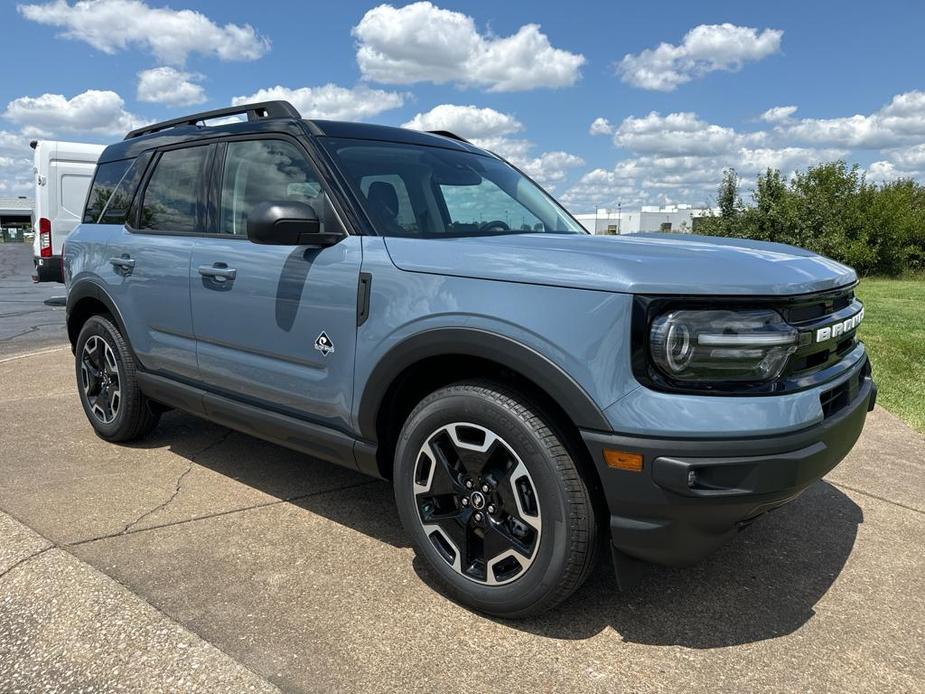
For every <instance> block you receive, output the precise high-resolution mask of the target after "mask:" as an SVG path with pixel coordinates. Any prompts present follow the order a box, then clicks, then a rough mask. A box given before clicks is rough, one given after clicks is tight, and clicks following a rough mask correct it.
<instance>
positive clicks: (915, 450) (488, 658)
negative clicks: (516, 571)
mask: <svg viewBox="0 0 925 694" xmlns="http://www.w3.org/2000/svg"><path fill="white" fill-rule="evenodd" d="M29 250H30V249H27V248H25V247H23V246H18V245H16V246H14V245H9V246H5V247H4V246H0V289H2V296H0V403H2V414H0V683H4V682H5V683H7V687H8V688H9V689H10V690H13V691H34V690H37V689H39V688H42V687H43V686H52V685H54V686H56V687H57V688H59V689H76V688H78V687H79V686H84V687H86V688H88V689H94V690H97V689H100V690H102V689H108V688H112V689H119V688H125V689H137V690H154V689H182V690H194V689H200V690H233V691H247V690H252V691H258V690H272V689H273V688H274V687H279V688H281V689H283V690H302V691H325V692H328V691H348V690H349V691H357V690H362V691H387V690H408V691H476V690H496V691H624V690H625V691H639V692H649V691H674V690H681V691H684V690H697V691H701V690H709V691H730V692H732V691H735V692H741V691H780V690H793V691H833V692H834V691H903V692H907V691H925V684H923V683H925V591H923V589H922V577H923V575H925V559H923V557H925V475H923V472H925V461H923V458H925V439H923V438H922V437H921V436H920V435H918V434H916V433H915V432H913V431H912V430H910V429H909V428H908V427H906V426H905V425H904V424H903V423H902V422H901V421H899V420H898V419H897V418H895V417H894V416H892V415H891V414H889V413H888V412H886V411H884V410H882V409H879V408H878V409H877V410H875V411H874V412H873V413H872V414H871V415H870V418H869V420H868V425H867V428H866V430H865V432H864V435H863V437H862V440H861V441H860V442H859V444H858V446H857V447H856V448H855V450H854V451H853V452H852V454H851V455H850V457H849V458H848V459H847V460H846V461H845V462H843V463H842V464H841V465H840V466H839V467H837V468H836V469H835V470H834V471H833V472H832V473H831V474H830V475H829V476H828V477H827V478H826V480H825V481H823V482H821V483H819V484H817V485H815V486H814V487H812V488H810V489H809V490H808V491H807V492H806V493H805V494H803V495H802V496H801V497H800V498H799V499H797V500H796V501H795V502H793V503H792V504H790V505H788V506H786V507H784V508H782V509H780V510H778V511H776V512H774V513H772V514H770V515H769V516H768V517H766V518H763V519H761V520H760V521H759V522H757V523H755V524H754V525H753V526H751V527H750V528H748V529H747V530H746V531H744V532H742V533H741V534H740V535H739V536H738V537H736V538H735V539H734V540H733V541H732V542H731V543H730V544H729V545H727V546H726V547H724V548H723V549H722V550H720V551H719V552H717V553H716V554H715V555H714V556H712V557H711V558H710V559H708V560H706V561H705V562H702V563H701V564H699V565H697V566H694V567H690V568H687V569H678V570H671V569H664V568H658V567H651V568H648V569H647V571H646V574H645V576H644V578H643V581H642V583H641V584H640V585H639V586H637V587H636V588H635V589H633V590H632V591H631V592H629V593H622V594H621V593H619V592H617V591H616V589H615V586H614V580H613V575H612V569H611V568H610V567H609V566H608V563H607V562H606V561H602V562H601V563H600V566H599V569H598V570H597V572H596V573H595V575H594V576H593V577H592V578H591V580H589V581H588V583H587V584H586V585H585V586H584V587H583V588H582V589H581V590H580V591H579V592H578V593H577V594H576V595H575V596H574V597H573V598H572V599H571V600H569V601H568V602H567V603H565V604H564V605H563V606H561V607H560V608H558V609H557V610H555V611H554V612H552V613H550V614H547V615H545V616H543V617H541V618H537V619H533V620H530V621H523V622H505V621H499V620H494V619H489V618H485V617H482V616H480V615H477V614H474V613H472V612H470V611H468V610H466V609H464V608H462V607H460V606H458V605H456V604H454V603H452V602H450V601H449V600H447V599H446V598H445V597H443V596H442V595H441V594H440V592H439V588H438V587H437V586H436V585H435V583H434V581H433V578H432V576H431V575H430V574H429V573H428V571H427V570H426V568H425V567H424V566H423V565H422V563H421V562H419V561H417V560H416V559H415V557H414V554H413V552H412V551H411V550H410V548H409V547H408V545H407V543H406V541H405V538H404V535H403V532H402V529H401V526H400V524H399V522H398V517H397V514H396V512H395V509H394V506H393V501H392V493H391V488H390V486H389V485H388V484H387V483H385V482H381V481H376V480H370V479H368V478H364V477H362V476H360V475H358V474H356V473H353V472H350V471H348V470H346V469H341V468H338V467H336V466H332V465H328V464H326V463H322V462H317V461H313V460H311V459H308V458H306V457H305V456H302V455H300V454H298V453H294V452H292V451H289V450H286V449H283V448H280V447H277V446H274V445H271V444H268V443H264V442H262V441H259V440H257V439H254V438H251V437H248V436H245V435H243V434H239V433H235V432H232V431H230V430H227V429H224V428H222V427H219V426H216V425H213V424H209V423H206V422H204V421H201V420H198V419H196V418H195V417H192V416H190V415H186V414H183V413H179V412H171V413H169V414H167V415H165V416H164V418H163V419H162V422H161V425H160V427H159V428H158V429H157V430H156V431H155V432H154V434H153V435H152V436H151V437H149V438H148V439H146V440H144V441H142V442H140V443H137V444H134V445H132V446H114V445H111V444H108V443H106V442H104V441H102V440H101V439H98V438H97V437H96V436H94V434H93V432H92V430H91V428H90V426H89V424H88V423H87V422H86V420H85V418H84V415H83V412H82V410H81V407H80V404H79V402H78V399H77V394H76V389H75V386H74V377H73V362H72V356H71V354H70V351H69V350H68V349H67V348H65V347H64V346H63V344H64V339H65V338H64V330H63V320H64V311H63V308H61V307H54V306H48V305H46V304H45V303H44V301H45V299H47V298H49V297H51V296H55V295H61V294H63V288H62V287H61V286H60V285H50V286H48V285H46V286H39V287H33V286H32V285H31V283H30V282H29V279H28V274H29V270H30V268H29V263H30V258H29V255H30V254H29V252H28V251H29ZM56 347H60V348H59V349H55V348H56ZM0 689H6V687H0Z"/></svg>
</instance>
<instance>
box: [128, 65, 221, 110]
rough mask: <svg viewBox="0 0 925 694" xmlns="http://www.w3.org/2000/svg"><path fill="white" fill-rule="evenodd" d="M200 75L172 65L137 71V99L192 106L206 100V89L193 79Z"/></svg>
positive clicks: (200, 76)
mask: <svg viewBox="0 0 925 694" xmlns="http://www.w3.org/2000/svg"><path fill="white" fill-rule="evenodd" d="M201 79H202V75H197V74H194V73H191V72H183V71H182V70H176V69H174V68H172V67H156V68H152V69H151V70H142V71H141V72H139V73H138V93H137V97H138V100H139V101H144V102H147V103H155V104H165V105H167V106H192V105H193V104H201V103H203V102H204V101H205V100H206V91H205V89H203V87H202V85H201V84H196V82H195V80H201Z"/></svg>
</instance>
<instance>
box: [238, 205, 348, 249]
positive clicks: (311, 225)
mask: <svg viewBox="0 0 925 694" xmlns="http://www.w3.org/2000/svg"><path fill="white" fill-rule="evenodd" d="M343 237H344V236H343V234H326V233H322V232H321V222H320V221H318V215H317V214H316V213H315V210H314V208H313V207H312V206H311V205H309V204H307V203H304V202H289V201H287V202H262V203H260V204H259V205H254V209H252V210H251V213H250V215H248V218H247V238H248V239H249V240H250V241H251V242H253V243H260V244H269V245H274V246H333V245H334V244H335V243H337V242H338V241H340V240H341V239H342V238H343Z"/></svg>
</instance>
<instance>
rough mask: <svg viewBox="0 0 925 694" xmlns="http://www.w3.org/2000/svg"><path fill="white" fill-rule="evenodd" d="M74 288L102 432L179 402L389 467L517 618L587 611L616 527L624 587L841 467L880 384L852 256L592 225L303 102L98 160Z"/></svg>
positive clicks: (450, 580) (480, 589)
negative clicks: (867, 344) (304, 110)
mask: <svg viewBox="0 0 925 694" xmlns="http://www.w3.org/2000/svg"><path fill="white" fill-rule="evenodd" d="M232 114H241V115H246V116H247V120H246V121H242V122H237V123H230V124H223V125H216V126H212V127H207V126H205V125H202V123H203V122H205V121H209V120H210V119H214V118H218V117H223V116H229V115H232ZM64 271H65V277H66V280H67V285H68V301H67V309H68V317H67V326H68V333H69V335H70V339H71V343H72V344H73V347H74V353H75V355H76V375H77V381H78V385H79V391H80V398H81V402H82V403H83V407H84V410H85V411H86V414H87V417H88V418H89V420H90V423H91V424H92V425H93V427H94V429H95V430H96V432H97V433H98V434H99V435H100V436H102V437H103V438H105V439H107V440H110V441H128V440H131V439H135V438H138V437H140V436H143V435H145V434H146V433H148V432H149V431H150V430H151V429H152V428H153V427H154V426H155V425H156V424H157V421H158V418H159V416H160V415H161V413H162V412H164V411H165V410H166V409H169V408H178V409H181V410H185V411H187V412H191V413H193V414H196V415H199V416H201V417H204V418H206V419H210V420H213V421H215V422H218V423H220V424H223V425H226V426H228V427H231V428H233V429H236V430H238V431H242V432H245V433H247V434H251V435H253V436H258V437H261V438H264V439H267V440H269V441H273V442H276V443H278V444H281V445H283V446H288V447H291V448H294V449H297V450H300V451H304V452H305V453H307V454H309V455H311V456H314V457H316V458H321V459H324V460H327V461H331V462H334V463H337V464H339V465H344V466H346V467H349V468H353V469H356V470H359V471H361V472H364V473H366V474H369V475H373V476H377V477H382V478H386V479H390V480H392V482H393V484H394V489H395V498H396V503H397V505H398V511H399V513H400V516H401V520H402V523H403V524H404V527H405V529H406V531H407V533H408V537H409V539H410V540H411V542H412V543H413V545H414V547H415V548H416V551H417V552H418V554H419V555H420V556H422V557H423V558H424V559H426V561H427V562H429V564H430V565H431V566H432V567H433V569H434V571H435V572H436V574H437V575H438V576H439V577H440V578H441V579H442V581H443V582H444V583H445V585H446V588H447V590H448V591H449V592H450V593H452V594H453V596H454V597H456V598H457V599H458V600H460V601H462V602H463V603H465V604H467V605H470V606H472V607H473V608H475V609H478V610H480V611H483V612H486V613H490V614H494V615H500V616H504V617H521V616H526V615H530V614H535V613H537V612H540V611H542V610H545V609H548V608H550V607H552V606H554V605H556V604H557V603H559V602H561V601H562V600H564V599H565V598H566V597H568V596H569V595H570V594H571V593H572V592H573V591H574V590H575V589H576V588H577V587H578V586H579V585H581V583H582V581H583V580H584V579H585V577H586V576H587V575H588V573H589V572H590V570H591V568H592V566H593V563H594V559H595V556H596V554H597V551H598V549H599V548H600V547H601V546H603V545H604V544H605V543H604V542H603V541H602V540H603V538H605V537H606V538H607V540H608V542H607V543H606V544H609V545H610V549H611V551H612V555H613V558H614V564H615V566H616V570H617V578H618V582H619V583H620V584H621V585H622V584H626V583H629V582H631V581H632V579H633V578H634V576H635V575H636V574H637V569H638V567H639V566H640V564H639V562H640V560H644V561H654V562H660V563H669V564H683V563H689V562H693V561H696V560H697V559H699V558H701V557H703V556H704V555H706V554H707V553H709V552H710V551H712V550H713V549H714V548H716V547H717V546H719V545H720V544H721V543H722V542H723V541H725V540H727V539H728V538H730V537H731V536H732V535H734V534H735V533H736V532H737V531H738V530H740V529H741V528H743V527H744V526H745V525H747V524H748V523H750V522H751V521H753V520H754V519H755V518H757V517H758V516H760V515H762V514H764V513H765V512H766V511H768V510H770V509H773V508H776V507H778V506H780V505H782V504H784V503H786V502H787V501H789V500H791V499H793V498H794V497H796V496H797V495H798V494H799V493H800V492H801V491H802V490H803V489H805V488H806V487H807V486H808V485H810V484H811V483H813V482H814V481H816V480H818V479H819V478H820V477H821V476H822V475H824V474H825V473H826V472H828V471H829V470H830V469H831V468H832V467H833V466H834V465H836V464H837V463H838V462H839V461H840V460H841V459H842V458H843V457H844V456H845V454H846V453H847V452H848V451H849V450H850V449H851V447H852V446H853V445H854V442H855V441H856V440H857V438H858V435H859V434H860V432H861V429H862V427H863V425H864V419H865V416H866V413H867V412H868V411H869V410H870V409H871V408H872V407H873V403H874V399H875V395H876V387H875V386H874V383H873V381H872V380H871V376H870V366H869V362H868V359H867V355H866V354H865V351H864V346H863V344H862V343H861V342H859V341H858V340H857V339H856V336H855V335H856V330H857V327H858V325H859V323H860V321H861V320H862V318H863V308H862V306H861V304H860V302H859V301H858V300H857V299H856V298H855V297H854V292H853V288H854V286H855V284H856V282H857V278H856V276H855V273H854V272H853V271H852V270H851V269H849V268H847V267H845V266H843V265H840V264H838V263H836V262H833V261H831V260H828V259H826V258H822V257H820V256H817V255H814V254H812V253H808V252H806V251H803V250H800V249H797V248H791V247H787V246H782V245H775V244H768V243H758V242H748V241H738V240H729V239H714V238H706V237H697V236H683V235H674V236H672V235H635V236H629V237H601V236H592V235H589V234H587V233H586V232H585V230H584V229H583V228H582V227H581V226H580V225H579V224H578V223H577V222H576V221H575V220H574V219H573V218H572V216H571V215H569V213H568V212H567V211H566V210H565V209H563V208H562V207H561V206H560V205H559V204H557V203H556V201H555V200H553V198H552V197H550V196H549V195H548V194H547V193H545V192H544V191H543V190H542V189H541V188H540V187H538V186H537V185H536V184H535V183H533V182H532V181H531V180H530V179H529V178H527V177H526V176H525V175H524V174H523V173H521V172H520V171H518V170H517V169H516V168H514V167H513V166H511V165H510V164H508V163H507V162H505V161H504V160H503V159H501V158H499V157H498V156H496V155H494V154H492V153H490V152H486V151H483V150H481V149H478V148H477V147H474V146H472V145H471V144H469V143H467V142H466V141H465V140H463V139H461V138H459V137H456V136H455V135H453V134H452V133H446V132H438V133H420V132H414V131H410V130H402V129H398V128H389V127H382V126H376V125H366V124H356V123H340V122H333V121H317V120H315V121H312V120H303V119H302V118H301V117H300V115H299V114H298V112H296V111H295V109H294V108H293V107H292V106H291V105H289V104H288V103H285V102H267V103H261V104H250V105H247V106H241V107H237V108H234V109H221V110H219V111H211V112H207V113H200V114H194V115H190V116H187V117H184V118H179V119H176V120H172V121H167V122H164V123H158V124H156V125H152V126H148V127H146V128H144V129H142V130H138V131H135V132H132V133H129V135H128V136H127V137H126V139H125V140H124V141H123V142H119V143H118V144H114V145H112V146H110V147H109V148H107V149H106V151H105V152H104V153H103V155H102V156H101V157H100V160H99V165H98V167H97V171H96V176H95V179H94V183H93V186H92V188H91V191H90V194H89V199H88V201H87V206H86V213H85V215H84V219H83V224H81V225H80V226H79V227H78V228H77V229H76V230H75V231H74V232H73V233H72V234H71V236H70V238H69V239H68V241H67V244H66V246H65V249H64ZM254 464H255V465H259V464H260V462H259V461H255V462H254Z"/></svg>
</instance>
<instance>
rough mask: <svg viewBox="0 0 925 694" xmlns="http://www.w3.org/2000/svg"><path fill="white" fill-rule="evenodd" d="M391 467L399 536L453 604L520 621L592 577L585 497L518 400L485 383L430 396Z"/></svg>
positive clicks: (541, 424)
mask: <svg viewBox="0 0 925 694" xmlns="http://www.w3.org/2000/svg"><path fill="white" fill-rule="evenodd" d="M395 465H396V469H395V478H394V485H395V496H396V500H397V502H398V507H399V513H400V515H401V519H402V523H403V525H404V527H405V530H406V531H407V532H408V533H409V535H410V536H411V539H412V542H413V544H414V546H415V549H416V551H417V553H418V555H419V556H422V557H423V558H424V559H426V560H427V562H428V563H429V564H430V566H431V567H432V568H433V569H434V571H435V572H436V574H437V575H438V576H439V577H440V579H441V580H442V582H443V583H444V584H445V585H446V587H447V588H448V590H449V592H450V593H451V594H452V595H453V597H455V598H456V599H457V600H459V601H460V602H462V603H465V604H466V605H469V606H471V607H473V608H475V609H477V610H480V611H482V612H486V613H489V614H493V615H497V616H501V617H525V616H528V615H532V614H537V613H539V612H543V611H545V610H547V609H550V608H551V607H554V606H555V605H556V604H558V603H559V602H561V601H562V600H565V599H566V598H567V597H568V596H569V595H571V594H572V593H573V592H574V591H575V590H576V589H577V588H578V587H579V586H580V585H581V583H582V582H583V581H584V580H585V578H586V577H587V575H588V573H589V572H590V569H591V567H592V564H593V559H594V554H595V547H596V532H595V529H596V525H595V519H594V512H593V508H592V503H591V499H590V496H589V493H588V489H587V486H586V485H585V483H584V480H583V479H582V478H581V476H580V475H579V473H578V470H577V468H576V466H575V463H574V461H573V460H572V458H571V456H570V455H569V453H568V452H567V450H566V448H565V446H564V445H563V442H562V440H561V439H560V438H559V436H557V435H556V434H555V433H554V432H553V430H552V429H551V428H550V426H549V423H548V422H547V420H546V419H544V418H543V417H542V416H541V415H540V414H539V411H538V410H537V408H536V407H535V406H534V405H533V404H532V403H530V402H529V401H528V400H527V399H526V398H525V397H523V396H522V395H519V394H517V393H514V392H512V391H509V390H507V389H506V388H505V387H503V386H500V385H496V384H492V383H482V382H472V383H460V384H456V385H452V386H449V387H446V388H442V389H440V390H438V391H436V392H435V393H432V394H431V395H429V396H428V397H427V398H425V399H424V400H423V401H422V402H421V403H420V404H419V405H418V406H417V407H416V408H415V410H414V411H413V412H412V413H411V415H410V416H409V418H408V421H407V422H406V423H405V426H404V428H403V429H402V432H401V436H400V437H399V441H398V446H397V449H396V462H395Z"/></svg>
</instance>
